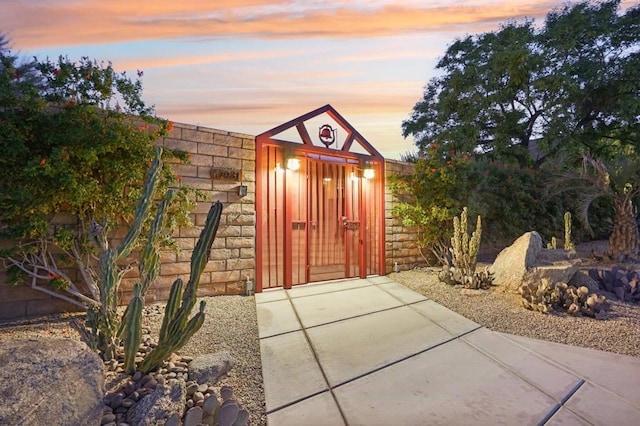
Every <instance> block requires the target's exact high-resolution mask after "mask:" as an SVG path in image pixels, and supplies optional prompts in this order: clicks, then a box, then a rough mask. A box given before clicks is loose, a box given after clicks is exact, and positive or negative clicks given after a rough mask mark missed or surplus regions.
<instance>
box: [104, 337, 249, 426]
mask: <svg viewBox="0 0 640 426" xmlns="http://www.w3.org/2000/svg"><path fill="white" fill-rule="evenodd" d="M152 346H154V345H153V343H151V342H150V341H148V340H147V341H146V342H145V343H143V346H141V351H143V352H144V351H145V350H146V349H147V348H150V347H152ZM122 357H123V354H122V352H121V351H120V352H119V353H118V359H115V360H111V361H109V362H105V373H106V375H107V377H108V378H110V381H111V383H113V384H114V385H113V390H112V391H107V392H105V397H104V414H103V417H102V422H101V424H102V425H105V426H129V425H132V426H133V425H136V426H137V425H145V424H148V425H156V424H165V425H167V426H179V425H183V426H196V425H201V424H202V425H212V426H213V425H215V424H218V425H220V426H223V425H232V424H235V425H246V424H247V422H248V419H249V412H248V411H247V410H245V409H243V408H242V407H241V405H240V404H239V403H238V402H236V401H235V400H234V399H233V390H232V389H231V387H229V386H223V387H222V388H221V389H220V399H218V397H217V396H216V389H215V387H214V386H213V385H214V384H215V383H198V382H197V381H195V380H189V364H190V363H191V362H192V361H193V358H192V357H190V356H181V355H176V354H173V355H172V356H171V358H170V359H169V360H168V361H166V362H165V363H164V366H163V367H162V368H160V369H159V370H158V371H157V372H151V373H149V374H146V375H143V374H142V373H140V372H136V373H135V374H134V375H133V376H129V375H127V374H125V373H124V363H123V359H122ZM220 401H222V402H220ZM143 403H145V404H151V407H146V409H145V410H144V411H145V413H144V415H145V418H144V419H142V420H141V419H139V418H136V416H137V415H138V414H137V413H136V406H137V405H139V404H140V405H141V404H143Z"/></svg>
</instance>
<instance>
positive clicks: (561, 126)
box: [403, 0, 640, 168]
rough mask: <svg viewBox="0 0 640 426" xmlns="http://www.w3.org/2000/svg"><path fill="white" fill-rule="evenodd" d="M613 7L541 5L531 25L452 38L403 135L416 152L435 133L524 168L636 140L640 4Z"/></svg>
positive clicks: (463, 148) (453, 146)
mask: <svg viewBox="0 0 640 426" xmlns="http://www.w3.org/2000/svg"><path fill="white" fill-rule="evenodd" d="M619 6H620V1H619V0H609V1H603V2H590V1H587V2H583V3H579V4H576V5H573V6H566V7H564V8H562V9H559V10H556V11H553V12H551V13H549V14H548V15H547V17H546V20H545V23H544V26H542V27H541V28H539V29H538V28H536V27H535V26H534V23H533V21H530V20H525V21H522V22H508V23H506V24H504V25H503V26H502V27H501V28H500V30H498V31H495V32H488V33H484V34H480V35H476V36H467V37H465V38H463V39H458V40H456V41H455V42H454V43H453V44H452V45H451V46H450V47H449V48H448V49H447V51H446V52H445V54H444V56H443V57H442V59H441V60H440V61H439V63H438V65H437V67H436V68H437V69H438V70H439V71H441V73H442V75H441V76H439V77H435V78H433V79H432V80H431V81H429V83H428V84H427V86H426V88H425V91H424V95H423V98H422V99H421V100H420V101H419V102H418V103H417V104H416V105H415V107H414V109H413V113H412V114H411V116H410V118H409V119H407V120H406V121H405V122H404V123H403V134H404V136H405V137H407V136H410V135H411V136H413V138H414V140H415V143H416V145H417V146H418V148H419V150H420V151H422V152H424V151H425V150H426V149H427V147H428V146H429V144H431V143H433V142H437V143H438V144H439V146H440V147H441V148H442V149H443V150H445V151H448V150H456V151H457V152H466V153H470V154H473V153H482V154H485V155H490V156H491V157H492V158H493V159H497V160H502V161H504V162H516V163H517V164H518V165H519V166H520V167H522V168H525V167H527V166H533V167H536V168H537V167H539V166H541V165H542V164H543V163H544V162H546V161H547V160H548V159H549V158H553V157H555V156H557V155H559V154H561V153H567V152H569V153H575V152H577V151H581V150H585V149H588V150H590V151H592V152H594V153H596V154H598V155H604V154H606V153H607V152H608V150H609V149H610V148H611V147H612V146H617V145H619V144H622V145H631V146H636V147H638V146H639V145H640V139H639V138H638V134H639V131H640V96H638V94H639V93H640V6H635V7H631V8H629V9H627V10H626V12H625V13H624V14H621V13H619ZM532 154H533V155H532Z"/></svg>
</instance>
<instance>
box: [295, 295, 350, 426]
mask: <svg viewBox="0 0 640 426" xmlns="http://www.w3.org/2000/svg"><path fill="white" fill-rule="evenodd" d="M287 298H288V299H289V302H291V307H292V308H293V313H294V314H295V315H296V318H298V322H299V323H300V327H301V328H302V333H303V334H304V338H305V339H306V340H307V344H308V345H309V347H310V348H311V353H312V354H313V358H314V359H315V361H316V364H318V368H319V369H320V373H321V374H322V377H323V378H324V381H325V383H326V384H327V387H328V388H329V392H331V398H333V401H334V402H335V404H336V407H337V408H338V412H339V413H340V417H342V421H344V424H345V425H347V426H349V422H348V421H347V416H346V415H345V413H344V411H343V409H342V406H341V405H340V402H338V398H337V397H336V395H335V393H334V392H333V388H332V387H331V385H329V378H328V377H327V373H326V372H325V371H324V368H322V364H320V359H319V358H318V354H317V352H316V348H315V347H314V346H313V343H312V342H311V339H310V338H309V334H308V333H307V329H306V327H304V326H303V325H302V320H301V319H300V315H299V314H298V310H297V309H296V306H295V305H294V304H293V299H292V298H291V297H290V295H289V291H287Z"/></svg>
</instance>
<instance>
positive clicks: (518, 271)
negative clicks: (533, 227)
mask: <svg viewBox="0 0 640 426" xmlns="http://www.w3.org/2000/svg"><path fill="white" fill-rule="evenodd" d="M541 250H542V237H540V234H538V233H537V232H535V231H532V232H527V233H526V234H524V235H522V236H521V237H520V238H518V239H517V240H516V241H515V242H514V243H513V244H512V245H510V246H509V247H507V248H505V249H504V250H502V251H501V252H500V254H498V257H497V258H496V260H495V261H494V262H493V265H491V267H490V268H489V272H491V273H492V274H493V283H494V284H495V285H499V286H504V287H505V288H507V289H510V290H517V289H518V287H520V285H521V284H522V280H523V278H524V277H525V276H526V275H527V272H528V270H529V269H530V268H533V267H534V266H535V264H536V258H537V257H538V254H540V251H541Z"/></svg>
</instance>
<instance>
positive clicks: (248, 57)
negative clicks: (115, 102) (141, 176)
mask: <svg viewBox="0 0 640 426" xmlns="http://www.w3.org/2000/svg"><path fill="white" fill-rule="evenodd" d="M563 4H565V3H564V2H562V1H560V0H553V1H545V0H537V1H536V0H518V1H509V0H459V1H445V0H369V1H364V0H341V1H340V0H338V1H323V0H310V1H306V0H289V1H287V0H208V1H201V0H172V1H165V0H154V1H145V2H142V1H131V0H100V1H98V0H17V1H16V0H0V32H2V33H4V34H5V35H6V36H7V37H8V39H9V40H10V44H11V47H12V50H13V51H14V52H15V53H18V54H20V55H21V56H33V55H35V56H38V57H39V58H40V59H44V58H46V57H47V56H48V57H49V58H52V59H55V58H57V57H58V56H59V55H65V56H68V57H69V58H70V59H72V60H76V59H79V58H80V57H81V56H89V57H90V58H92V59H98V60H104V61H111V62H112V63H113V66H114V68H115V69H116V70H118V71H127V73H131V75H132V76H135V73H136V70H138V69H139V70H142V71H144V76H143V79H142V82H143V87H144V99H145V101H146V102H147V104H153V105H155V107H156V114H157V115H159V116H161V117H163V118H167V119H169V120H173V121H176V122H182V123H189V124H197V125H201V126H206V127H213V128H216V129H221V130H226V131H232V132H241V133H247V134H250V135H257V134H259V133H262V132H264V131H267V130H269V129H271V128H273V127H275V126H277V125H279V124H281V123H284V122H286V121H289V120H290V119H292V118H295V117H297V116H299V115H302V114H304V113H306V112H309V111H311V110H314V109H316V108H318V107H320V106H322V105H325V104H331V105H332V106H333V107H334V108H335V109H336V110H337V111H338V112H339V113H340V114H341V115H342V116H343V117H344V118H345V119H346V120H347V121H349V123H351V124H352V125H353V126H354V127H355V128H356V129H357V130H358V131H359V132H360V133H361V134H362V135H363V136H364V137H365V138H366V139H367V140H368V141H369V142H371V143H372V144H373V145H374V146H375V147H376V148H377V149H378V150H379V151H380V152H381V153H382V154H383V155H385V156H386V157H389V158H399V157H400V154H402V153H405V152H407V151H409V150H412V149H413V142H412V141H411V140H410V139H407V140H405V139H404V138H403V137H402V130H401V124H402V121H403V120H405V119H407V118H408V117H409V114H410V113H411V110H412V108H413V106H414V104H415V103H416V102H417V101H418V100H420V97H421V95H422V90H423V87H424V86H425V84H426V83H427V81H428V80H429V79H430V78H431V77H433V76H435V75H436V74H435V69H434V68H435V65H436V62H437V60H438V58H439V57H440V56H442V54H443V53H444V52H445V50H446V48H447V46H448V45H449V44H451V42H452V41H453V40H454V39H455V38H456V37H463V36H465V35H467V34H476V33H481V32H485V31H492V30H495V29H498V28H499V25H500V23H503V22H506V21H508V20H513V19H517V20H520V19H523V18H525V17H528V18H533V19H535V21H536V23H537V24H542V22H543V19H544V16H545V15H546V13H547V12H548V11H550V10H551V9H553V8H556V7H559V6H562V5H563ZM632 4H635V2H624V3H623V7H624V6H630V5H632Z"/></svg>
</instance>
